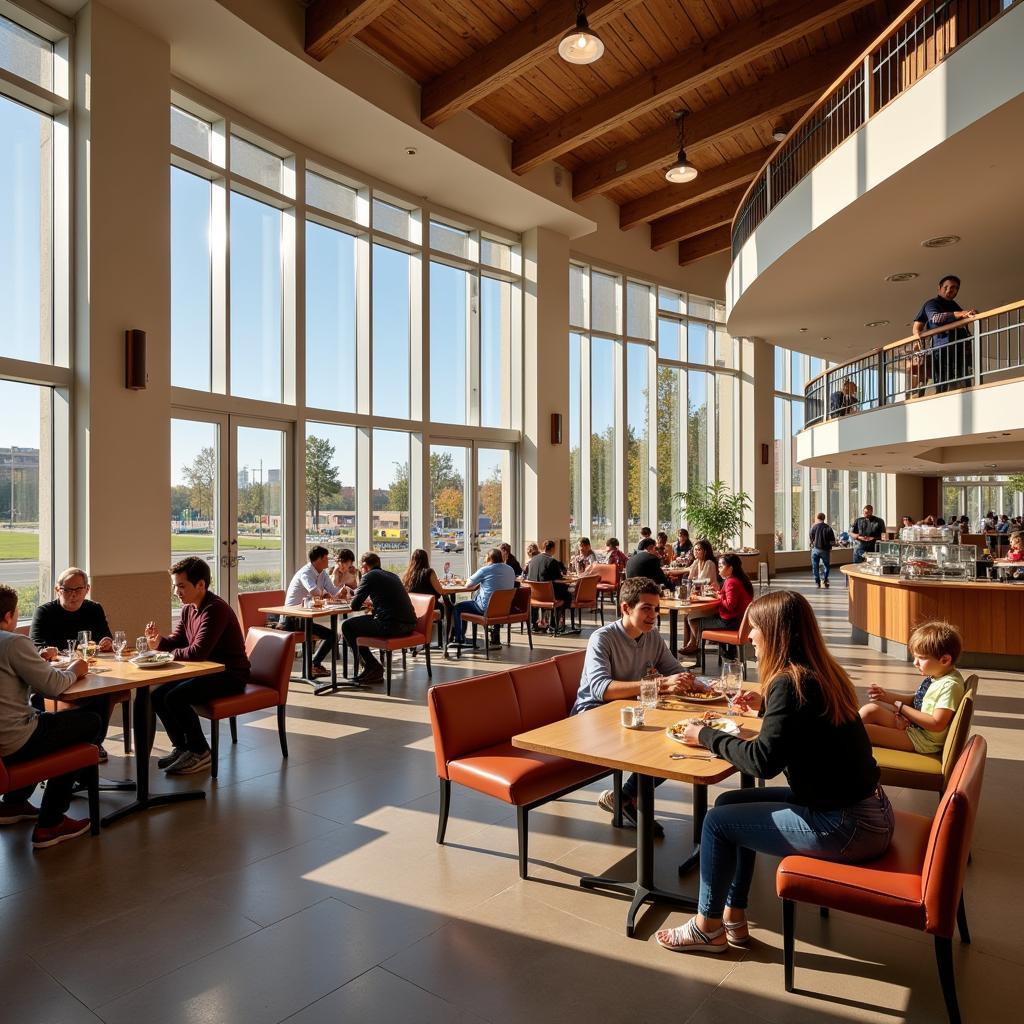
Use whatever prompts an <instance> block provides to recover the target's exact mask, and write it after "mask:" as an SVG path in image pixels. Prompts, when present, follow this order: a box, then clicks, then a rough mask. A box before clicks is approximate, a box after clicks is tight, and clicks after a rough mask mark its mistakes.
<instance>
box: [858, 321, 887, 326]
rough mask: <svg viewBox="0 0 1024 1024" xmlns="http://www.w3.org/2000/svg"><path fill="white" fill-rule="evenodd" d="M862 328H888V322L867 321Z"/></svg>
mask: <svg viewBox="0 0 1024 1024" xmlns="http://www.w3.org/2000/svg"><path fill="white" fill-rule="evenodd" d="M864 326H865V327H888V326H889V321H888V320H869V321H868V322H867V323H866V324H865V325H864Z"/></svg>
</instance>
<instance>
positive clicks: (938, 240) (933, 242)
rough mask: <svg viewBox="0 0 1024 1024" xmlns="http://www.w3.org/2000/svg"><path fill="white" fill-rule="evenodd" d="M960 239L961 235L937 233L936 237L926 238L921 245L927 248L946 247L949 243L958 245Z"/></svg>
mask: <svg viewBox="0 0 1024 1024" xmlns="http://www.w3.org/2000/svg"><path fill="white" fill-rule="evenodd" d="M959 241H960V236H959V235H936V236H935V237H934V238H926V239H925V240H924V241H923V242H922V243H921V245H923V246H924V247H925V248H926V249H945V247H946V246H947V245H956V243H957V242H959Z"/></svg>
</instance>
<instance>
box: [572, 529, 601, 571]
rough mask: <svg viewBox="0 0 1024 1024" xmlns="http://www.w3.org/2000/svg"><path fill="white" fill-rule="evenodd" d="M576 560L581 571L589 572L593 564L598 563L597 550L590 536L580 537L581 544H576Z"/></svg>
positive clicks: (578, 569) (577, 567)
mask: <svg viewBox="0 0 1024 1024" xmlns="http://www.w3.org/2000/svg"><path fill="white" fill-rule="evenodd" d="M575 562H576V569H577V571H579V572H587V571H589V569H590V567H591V566H592V565H595V564H596V563H597V552H596V551H594V548H593V546H592V545H591V543H590V538H589V537H580V541H579V544H578V545H577V546H576V558H575Z"/></svg>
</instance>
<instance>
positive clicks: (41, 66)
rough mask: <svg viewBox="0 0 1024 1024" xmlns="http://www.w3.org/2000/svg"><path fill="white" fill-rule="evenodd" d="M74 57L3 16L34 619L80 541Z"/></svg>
mask: <svg viewBox="0 0 1024 1024" xmlns="http://www.w3.org/2000/svg"><path fill="white" fill-rule="evenodd" d="M7 6H8V8H9V6H10V5H7ZM5 13H10V14H11V15H12V17H15V18H16V17H18V15H17V9H16V8H15V9H14V10H13V11H9V10H7V9H5ZM68 54H69V41H68V40H67V39H66V38H61V37H59V34H58V33H56V32H55V33H54V36H53V38H52V39H50V38H43V37H42V36H40V35H38V34H36V32H34V31H31V30H30V29H29V28H27V27H25V26H24V25H21V24H19V23H18V22H16V21H14V20H11V19H10V18H8V17H4V16H2V15H0V70H2V71H3V75H0V310H2V311H3V329H2V330H0V403H2V406H3V409H4V416H3V423H2V426H0V578H2V579H3V580H4V582H5V583H8V584H10V585H11V586H13V587H14V588H15V589H16V590H17V591H18V617H19V619H20V620H23V621H24V620H28V619H30V618H31V617H32V614H33V612H34V611H35V609H36V607H37V606H38V605H39V604H40V603H41V602H42V601H46V600H49V599H50V597H51V596H52V594H53V576H54V570H55V569H57V570H58V571H59V569H60V568H61V567H62V566H63V565H66V564H67V557H68V547H69V526H68V513H67V509H68V504H69V502H68V497H67V479H68V465H69V458H68V455H69V453H68V448H69V443H68V442H69V437H70V427H69V422H68V412H69V408H68V390H69V388H70V386H71V370H70V362H69V334H68V323H67V315H66V311H67V308H68V299H69V296H68V278H67V272H66V267H67V260H68V250H69V242H70V226H69V224H68V219H67V213H66V210H67V199H68V195H69V192H70V188H69V180H68V179H69V167H68V127H67V126H68V121H69V116H70V115H69V104H68V97H67V95H66V93H65V92H64V91H63V89H64V87H63V86H61V85H60V83H61V82H67V81H68V79H69V78H70V77H71V76H70V74H62V75H56V74H55V67H56V66H57V65H58V64H60V65H62V66H63V67H64V68H65V69H67V67H68ZM55 493H57V494H59V495H60V499H61V500H59V501H55Z"/></svg>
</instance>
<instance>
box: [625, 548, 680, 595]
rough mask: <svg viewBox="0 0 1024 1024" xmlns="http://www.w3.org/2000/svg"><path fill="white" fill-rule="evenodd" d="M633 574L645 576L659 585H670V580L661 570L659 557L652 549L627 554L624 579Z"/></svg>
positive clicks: (629, 577)
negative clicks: (627, 559)
mask: <svg viewBox="0 0 1024 1024" xmlns="http://www.w3.org/2000/svg"><path fill="white" fill-rule="evenodd" d="M633 576H646V577H647V578H648V579H649V580H654V582H655V583H657V584H658V586H660V587H671V586H672V582H671V580H669V578H668V577H667V576H666V575H665V573H664V572H662V570H661V559H660V558H659V557H658V556H657V555H656V554H654V553H653V552H652V551H638V552H637V553H636V554H635V555H630V556H629V561H628V562H627V563H626V579H627V580H628V579H631V578H632V577H633Z"/></svg>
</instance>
